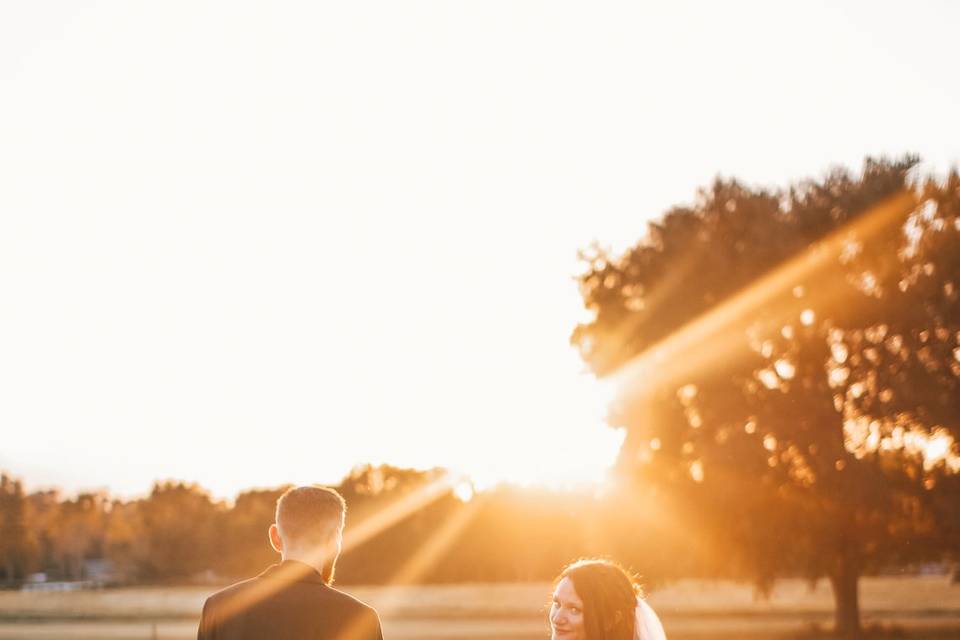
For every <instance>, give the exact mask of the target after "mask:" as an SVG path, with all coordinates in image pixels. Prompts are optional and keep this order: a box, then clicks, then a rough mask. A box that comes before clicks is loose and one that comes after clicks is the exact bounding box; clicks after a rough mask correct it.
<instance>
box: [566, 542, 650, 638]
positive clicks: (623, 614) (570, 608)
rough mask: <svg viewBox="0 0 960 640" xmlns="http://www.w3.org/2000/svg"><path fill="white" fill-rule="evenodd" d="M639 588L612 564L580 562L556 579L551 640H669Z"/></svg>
mask: <svg viewBox="0 0 960 640" xmlns="http://www.w3.org/2000/svg"><path fill="white" fill-rule="evenodd" d="M639 592H640V587H639V585H638V584H637V583H636V581H635V580H634V579H633V578H631V577H630V575H629V574H628V573H627V572H626V571H624V570H623V569H622V568H621V567H620V566H619V565H617V564H615V563H613V562H610V561H608V560H579V561H577V562H574V563H573V564H570V565H567V567H566V568H564V570H563V571H562V572H560V576H559V577H558V578H557V581H556V587H555V588H554V590H553V603H552V604H551V605H550V630H551V632H552V633H551V636H550V638H551V640H666V638H667V636H666V634H665V633H664V631H663V625H662V624H660V619H659V618H657V614H656V613H654V611H653V609H651V608H650V605H648V604H647V603H646V602H645V601H644V600H643V598H642V597H641V596H640V595H639Z"/></svg>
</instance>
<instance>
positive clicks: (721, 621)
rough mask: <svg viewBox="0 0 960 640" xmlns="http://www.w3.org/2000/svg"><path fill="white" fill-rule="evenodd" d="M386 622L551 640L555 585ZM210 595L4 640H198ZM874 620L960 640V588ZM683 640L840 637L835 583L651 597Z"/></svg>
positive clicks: (868, 618)
mask: <svg viewBox="0 0 960 640" xmlns="http://www.w3.org/2000/svg"><path fill="white" fill-rule="evenodd" d="M345 590H347V591H349V592H351V593H353V594H355V595H356V596H358V597H360V598H361V599H363V600H366V601H367V602H369V603H371V604H372V605H374V606H375V607H377V609H378V610H379V611H380V614H381V617H382V619H383V627H384V636H385V637H386V638H387V640H408V639H409V640H412V639H414V638H425V639H437V640H441V639H450V640H459V639H463V640H467V639H469V640H483V639H488V638H489V639H492V638H497V639H498V640H543V639H544V638H546V637H547V636H548V631H547V626H546V602H547V599H548V594H549V590H550V585H548V584H545V583H534V584H507V585H448V586H427V587H395V588H384V587H357V588H352V589H346V588H345ZM210 591H211V589H209V588H202V587H178V588H159V587H157V588H132V589H108V590H102V591H86V592H53V593H20V592H0V640H9V639H12V638H18V639H20V638H22V639H24V640H54V639H56V640H94V639H98V640H99V639H104V640H105V639H115V640H134V639H137V640H149V639H151V638H157V639H158V640H159V639H162V640H184V639H187V638H193V637H195V634H196V619H197V615H198V612H199V611H200V607H201V604H202V603H203V600H204V598H205V597H206V595H207V594H208V593H209V592H210ZM861 593H862V599H863V610H864V621H865V623H866V624H867V625H868V626H879V627H880V628H882V629H883V630H885V633H883V636H884V637H891V638H893V637H906V638H914V639H918V640H946V639H947V638H952V639H960V586H957V585H951V584H950V583H949V580H948V579H947V578H946V577H943V576H929V577H911V578H868V579H865V580H863V582H862V586H861ZM649 600H650V602H651V603H652V604H653V605H654V607H655V608H656V609H657V610H658V612H659V613H660V614H661V617H662V618H663V621H664V626H665V627H666V629H667V634H668V635H669V637H670V638H671V640H685V639H690V640H693V639H697V640H709V639H711V638H718V639H724V640H726V639H732V638H737V639H748V640H772V639H779V638H793V639H799V638H808V637H815V636H817V632H816V628H818V627H819V628H825V627H827V626H829V622H830V619H831V609H832V600H831V596H830V592H829V589H828V588H827V585H826V584H822V583H821V584H819V585H818V586H817V588H815V589H813V590H811V589H810V588H809V585H807V583H805V582H801V581H783V582H781V583H780V584H778V586H777V588H776V589H775V590H774V592H773V594H772V595H771V597H770V599H769V600H755V599H754V597H753V591H752V589H751V588H750V587H749V586H744V585H738V584H733V583H726V582H702V581H693V580H690V581H682V582H678V583H675V584H673V585H670V586H667V587H664V588H662V589H660V590H658V591H656V592H655V593H652V594H651V595H650V597H649Z"/></svg>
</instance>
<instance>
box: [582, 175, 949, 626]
mask: <svg viewBox="0 0 960 640" xmlns="http://www.w3.org/2000/svg"><path fill="white" fill-rule="evenodd" d="M915 163H916V160H915V159H914V158H905V159H903V160H901V161H895V162H891V161H882V160H881V161H874V160H867V162H866V163H865V165H864V170H863V173H862V175H860V176H859V177H853V176H851V175H850V174H849V173H847V172H845V171H834V172H832V173H830V174H828V175H827V176H826V177H825V178H824V179H823V180H821V181H807V182H804V183H801V184H798V185H795V186H794V187H792V188H790V189H788V190H786V191H784V192H780V191H773V190H766V189H750V188H748V187H745V186H744V185H742V184H740V183H738V182H736V181H733V180H719V179H718V180H717V181H716V182H715V183H714V184H713V185H712V187H711V188H710V189H708V190H704V191H702V192H701V193H700V197H699V199H698V202H697V203H696V204H695V205H694V206H692V207H681V208H676V209H673V210H671V211H669V212H668V213H667V214H666V215H665V216H664V218H663V220H662V221H659V222H656V223H652V224H651V225H650V231H649V234H648V237H647V238H645V239H644V240H643V241H642V242H640V243H639V244H637V245H636V246H634V247H633V248H631V249H629V250H627V251H626V252H625V253H624V254H623V255H620V256H612V255H608V254H607V253H605V252H603V251H600V250H594V252H593V253H591V254H588V255H586V256H585V257H586V258H587V259H588V260H589V269H588V271H587V272H586V273H585V274H584V275H583V276H582V278H581V280H580V284H581V290H582V293H583V298H584V301H585V304H586V306H587V308H588V309H590V310H591V311H593V312H595V314H596V316H595V319H594V320H593V321H591V322H589V323H586V324H582V325H580V326H578V327H577V328H576V330H575V331H574V333H573V336H572V342H573V343H574V344H575V345H576V346H578V347H579V348H580V350H581V353H582V355H583V357H584V359H585V360H586V362H587V363H588V364H589V365H590V366H591V368H592V369H593V371H595V372H596V373H597V374H598V375H601V376H606V375H613V374H616V375H617V376H618V377H619V379H620V381H621V383H622V390H623V393H622V394H621V396H620V398H619V399H618V401H617V402H615V403H614V406H612V407H611V411H610V423H611V425H613V426H616V427H623V428H625V429H626V431H627V436H626V439H625V441H624V445H623V449H622V451H621V454H620V457H619V462H618V468H619V469H620V471H621V472H622V474H623V476H624V477H625V478H628V479H629V480H631V481H635V482H636V484H635V486H636V487H637V489H636V490H637V491H638V492H641V491H652V492H658V494H659V496H660V498H661V499H662V501H663V504H664V505H665V507H664V508H665V509H668V510H669V511H668V513H667V516H666V517H669V518H670V519H671V520H673V521H674V522H676V524H677V525H678V526H679V527H680V528H682V529H686V530H688V531H691V532H693V533H692V536H693V537H695V538H696V539H695V540H692V541H691V542H692V547H691V549H693V550H695V551H696V552H697V556H698V558H699V562H700V563H701V565H702V566H704V567H711V568H712V570H715V571H718V572H726V573H730V574H733V575H742V576H745V577H751V578H752V579H754V580H755V581H756V583H757V584H758V586H759V587H760V588H761V589H766V588H768V587H769V586H770V585H771V583H772V581H773V580H774V579H776V578H777V577H780V576H786V575H805V576H807V577H809V578H811V579H816V578H820V577H826V578H828V579H829V580H830V582H831V584H832V586H833V589H834V594H835V597H836V603H837V610H836V623H837V625H836V626H837V629H838V631H839V632H840V633H843V634H848V635H856V634H857V633H858V632H859V627H860V623H859V609H858V597H857V580H858V578H859V576H860V575H862V574H864V573H866V572H870V571H876V570H879V569H881V568H884V567H887V566H890V565H892V564H897V563H903V562H907V561H913V560H921V559H930V558H939V557H942V555H943V554H944V553H945V552H946V551H949V550H951V549H953V550H955V548H956V544H957V541H958V540H960V537H958V536H957V535H956V534H957V531H958V530H957V528H956V523H957V508H958V507H957V505H958V504H960V494H958V493H957V484H956V472H957V471H958V470H960V469H957V468H951V466H950V465H951V464H952V463H951V461H950V460H949V459H948V458H947V456H946V455H944V456H943V457H941V458H939V459H936V460H934V459H931V456H930V455H929V453H930V449H929V443H930V438H938V437H939V438H943V439H942V440H941V442H943V443H944V446H945V451H944V454H946V453H947V452H948V451H949V447H950V446H952V447H953V452H954V455H956V454H957V451H956V445H955V443H953V441H950V442H948V441H947V439H946V438H945V436H946V435H947V434H953V435H954V436H955V435H956V434H957V428H958V424H960V410H958V402H960V396H958V394H957V393H956V391H957V380H958V375H960V363H958V362H957V360H958V354H960V350H958V346H960V345H958V341H960V333H958V329H960V326H957V325H958V320H960V316H958V307H957V306H956V292H955V288H956V283H957V282H960V263H958V258H957V256H958V255H960V254H958V251H957V249H958V246H957V224H958V223H957V206H958V203H960V193H958V190H957V179H956V176H955V175H954V176H951V177H950V179H949V180H948V181H947V183H946V184H943V185H941V184H937V183H935V182H929V183H928V184H927V185H926V186H925V187H924V188H923V189H922V190H920V189H916V188H915V187H913V186H911V185H910V183H909V180H908V176H909V172H910V170H911V169H912V167H913V166H914V165H915ZM931 265H932V266H931ZM924 451H926V452H927V454H928V455H927V456H926V457H925V456H924ZM953 460H956V459H955V458H954V459H953Z"/></svg>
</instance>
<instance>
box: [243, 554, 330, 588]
mask: <svg viewBox="0 0 960 640" xmlns="http://www.w3.org/2000/svg"><path fill="white" fill-rule="evenodd" d="M258 577H260V578H271V579H280V580H284V581H286V582H310V583H313V584H322V585H324V586H326V583H325V582H324V581H323V577H322V576H321V575H320V572H318V571H317V570H316V569H314V568H313V567H311V566H310V565H308V564H306V563H303V562H300V561H299V560H284V561H283V562H281V563H280V564H274V565H270V566H269V567H267V569H266V571H264V572H263V573H261V574H260V575H259V576H258Z"/></svg>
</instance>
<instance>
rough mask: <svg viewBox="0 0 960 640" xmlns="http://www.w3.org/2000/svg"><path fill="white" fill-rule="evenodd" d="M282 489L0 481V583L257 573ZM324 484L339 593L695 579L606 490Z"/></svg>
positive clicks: (432, 482)
mask: <svg viewBox="0 0 960 640" xmlns="http://www.w3.org/2000/svg"><path fill="white" fill-rule="evenodd" d="M286 488H287V487H277V488H272V489H256V490H250V491H244V492H242V493H240V494H239V495H237V496H236V498H235V499H234V500H233V501H232V502H229V503H228V502H226V501H218V500H215V499H213V498H212V497H211V496H210V494H209V493H208V492H207V491H205V490H204V489H203V488H202V487H200V486H197V485H196V484H189V483H183V482H177V481H164V482H158V483H156V484H155V485H154V486H153V488H152V490H151V492H150V494H149V495H147V496H145V497H142V498H138V499H131V500H122V499H119V498H116V497H111V496H110V495H109V494H108V493H106V492H93V493H81V494H79V495H76V496H70V497H68V496H63V495H61V494H59V493H58V492H57V491H53V490H44V491H37V492H33V493H26V492H25V491H24V489H23V485H22V482H21V481H20V480H18V479H15V478H13V477H11V476H9V475H0V585H7V586H18V585H20V584H22V583H23V582H24V581H25V580H26V579H27V578H28V577H29V576H30V575H31V574H34V573H37V572H43V573H45V574H46V576H47V578H48V579H49V580H89V579H90V578H91V576H90V575H89V570H88V568H87V567H88V566H89V561H102V560H108V561H109V562H110V564H111V566H112V568H113V570H114V571H115V576H116V577H115V578H114V579H115V580H116V581H117V582H119V583H138V584H142V583H154V584H164V583H168V584H169V583H185V582H191V581H198V580H202V581H214V582H227V581H229V580H233V579H237V578H244V577H249V576H252V575H256V574H257V573H259V572H260V571H261V570H263V569H264V568H265V567H266V566H267V565H269V564H271V563H273V562H276V561H277V558H278V556H277V554H276V553H275V552H274V551H272V550H271V548H270V547H269V544H268V542H267V533H266V532H267V528H268V527H269V525H270V524H271V523H272V522H273V518H274V510H275V507H276V500H277V498H278V497H279V496H280V495H281V494H282V493H283V491H285V490H286ZM334 488H335V489H337V490H338V491H340V493H341V494H342V495H343V496H344V498H345V499H346V501H347V509H348V512H347V513H348V515H347V528H346V544H345V551H344V553H343V555H342V556H341V559H340V561H339V563H338V565H337V581H338V582H339V583H348V584H349V583H354V584H356V583H362V584H387V583H393V582H404V583H411V582H414V583H438V582H439V583H442V582H476V581H482V582H499V581H528V580H549V579H552V578H553V577H555V575H556V573H557V572H558V571H559V569H560V567H562V566H563V565H564V564H565V563H567V562H569V561H571V560H573V559H575V558H577V557H581V556H584V555H592V556H597V555H600V556H611V557H615V558H617V559H619V560H621V561H622V562H624V563H626V564H628V565H630V566H632V567H634V568H635V569H637V570H639V571H641V572H642V574H643V575H644V576H645V579H646V581H647V582H648V583H649V584H653V583H655V582H659V581H661V580H664V579H667V578H669V577H671V576H672V577H676V576H679V575H703V574H704V572H703V571H700V570H699V568H698V566H697V564H696V562H695V561H694V560H693V559H692V558H691V559H689V560H687V561H684V562H682V563H680V564H677V563H676V562H675V561H670V562H667V561H666V557H667V556H672V557H673V558H674V559H676V558H682V557H684V555H683V553H682V548H683V540H684V537H683V536H680V537H678V536H677V533H676V532H675V531H669V530H668V529H667V528H666V527H664V526H662V523H660V522H658V521H657V517H656V515H655V512H654V506H653V505H652V504H649V505H646V506H644V505H643V504H641V502H640V501H638V500H637V499H635V497H634V496H632V495H631V496H625V495H621V494H618V493H617V492H616V491H613V490H611V491H610V492H608V493H606V494H603V495H599V496H598V495H595V494H592V493H581V492H571V491H550V490H543V489H529V488H518V487H511V486H501V487H497V488H494V489H490V490H488V491H485V492H480V493H477V494H476V495H474V496H472V499H470V500H469V501H465V500H463V499H461V498H460V497H458V496H457V493H458V486H457V484H456V483H454V482H451V481H449V476H448V474H447V473H446V472H445V471H443V470H442V469H433V470H426V471H421V470H415V469H401V468H397V467H391V466H388V465H383V466H376V467H374V466H369V465H367V466H361V467H358V468H356V469H355V470H354V471H353V472H351V473H350V474H349V475H348V476H347V477H345V478H344V479H343V480H342V481H341V482H340V483H339V484H338V485H336V486H334ZM411 498H412V500H411ZM398 506H399V507H400V510H399V511H396V507H398ZM394 512H396V513H395V517H392V518H389V519H388V520H386V521H381V519H382V518H381V517H382V516H383V514H391V513H394ZM371 523H372V524H373V525H374V528H373V529H372V530H370V529H369V526H368V525H370V524H371ZM360 532H366V533H364V534H363V536H362V539H361V540H359V541H356V543H355V544H354V543H351V540H352V537H351V536H352V534H354V533H360ZM665 551H669V553H666V554H665ZM418 558H419V560H416V559H418ZM411 560H414V562H413V563H412V565H411Z"/></svg>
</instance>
